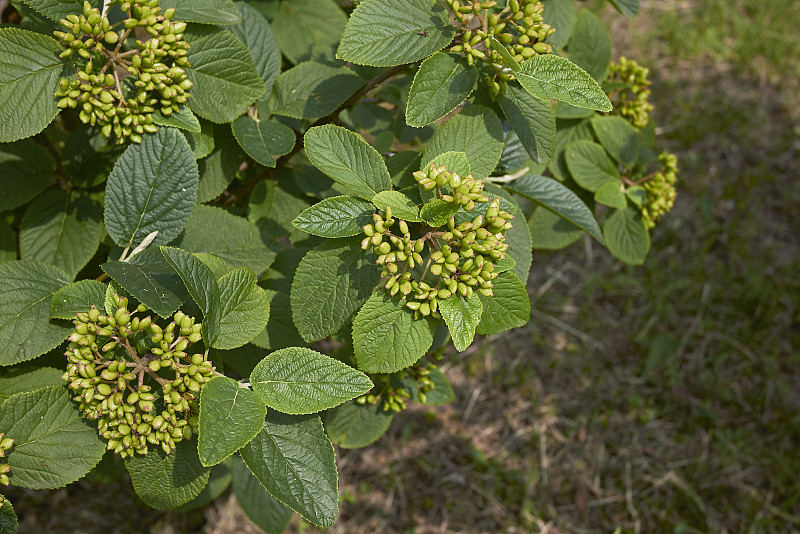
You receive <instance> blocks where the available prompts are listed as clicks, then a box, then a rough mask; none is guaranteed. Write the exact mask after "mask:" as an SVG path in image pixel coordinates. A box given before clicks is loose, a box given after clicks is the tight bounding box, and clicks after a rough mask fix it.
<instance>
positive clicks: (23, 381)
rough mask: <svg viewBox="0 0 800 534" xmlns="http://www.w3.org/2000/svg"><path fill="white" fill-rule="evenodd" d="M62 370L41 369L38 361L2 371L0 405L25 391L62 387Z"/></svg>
mask: <svg viewBox="0 0 800 534" xmlns="http://www.w3.org/2000/svg"><path fill="white" fill-rule="evenodd" d="M62 374H64V370H63V369H56V368H55V367H42V364H41V363H40V362H38V361H30V362H24V363H20V364H17V365H14V366H12V367H6V368H4V369H3V376H0V404H2V403H4V402H5V401H6V399H8V398H9V397H10V396H11V395H16V394H17V393H22V392H25V391H36V390H37V389H42V388H44V387H47V386H59V387H63V385H64V380H63V379H62V378H61V375H62Z"/></svg>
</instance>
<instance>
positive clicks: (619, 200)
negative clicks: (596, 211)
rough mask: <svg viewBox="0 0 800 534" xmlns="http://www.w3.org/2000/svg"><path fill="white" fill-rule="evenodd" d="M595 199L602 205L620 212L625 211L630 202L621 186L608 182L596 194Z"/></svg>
mask: <svg viewBox="0 0 800 534" xmlns="http://www.w3.org/2000/svg"><path fill="white" fill-rule="evenodd" d="M594 199H595V201H596V202H598V203H600V204H603V205H605V206H609V207H611V208H616V209H618V210H623V209H625V206H627V205H628V201H627V200H626V198H625V193H623V192H622V189H620V184H619V183H614V182H608V183H606V184H605V185H603V187H601V188H600V189H598V190H597V192H596V193H595V194H594Z"/></svg>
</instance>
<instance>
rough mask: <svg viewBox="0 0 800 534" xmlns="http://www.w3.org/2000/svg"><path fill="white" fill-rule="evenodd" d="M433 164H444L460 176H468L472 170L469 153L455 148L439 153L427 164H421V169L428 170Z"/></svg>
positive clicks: (437, 165)
mask: <svg viewBox="0 0 800 534" xmlns="http://www.w3.org/2000/svg"><path fill="white" fill-rule="evenodd" d="M431 165H434V166H436V167H439V166H441V165H444V166H445V168H446V169H447V170H448V171H449V172H454V173H456V174H458V175H459V176H466V175H468V174H469V173H470V171H471V170H472V168H471V167H470V164H469V160H468V159H467V155H466V154H465V153H464V152H457V151H453V150H451V151H448V152H443V153H441V154H439V155H438V156H436V157H435V158H433V159H432V160H431V161H429V162H428V164H427V165H425V166H420V170H422V171H425V172H428V170H430V166H431Z"/></svg>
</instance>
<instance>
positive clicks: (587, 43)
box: [569, 9, 611, 82]
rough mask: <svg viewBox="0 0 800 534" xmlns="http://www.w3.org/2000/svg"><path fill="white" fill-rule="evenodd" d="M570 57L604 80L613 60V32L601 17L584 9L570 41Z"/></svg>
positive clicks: (597, 77) (596, 78) (591, 73)
mask: <svg viewBox="0 0 800 534" xmlns="http://www.w3.org/2000/svg"><path fill="white" fill-rule="evenodd" d="M569 59H570V60H571V61H572V62H573V63H575V64H576V65H578V66H579V67H581V68H582V69H583V70H585V71H586V72H588V73H589V74H590V75H591V77H592V78H594V79H595V80H597V81H598V82H602V81H603V80H604V79H605V77H606V74H607V73H608V64H609V62H610V61H611V34H610V33H609V31H608V28H607V27H606V25H605V24H603V21H602V20H600V18H599V17H598V16H597V15H595V14H594V13H592V12H591V11H589V10H588V9H584V10H582V11H581V13H580V15H579V16H578V21H577V22H576V23H575V27H574V28H573V31H572V39H571V40H570V42H569Z"/></svg>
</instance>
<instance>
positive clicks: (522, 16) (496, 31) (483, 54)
mask: <svg viewBox="0 0 800 534" xmlns="http://www.w3.org/2000/svg"><path fill="white" fill-rule="evenodd" d="M447 4H448V6H449V7H450V10H451V11H452V12H453V16H454V17H455V19H456V20H457V21H458V22H459V23H460V24H461V25H462V26H463V27H464V29H463V30H462V33H461V37H460V42H458V43H457V44H456V45H455V46H452V47H451V48H450V50H451V51H453V52H463V53H464V54H465V55H466V58H467V63H468V64H469V65H472V64H473V63H474V62H475V60H480V61H484V62H486V63H489V64H490V65H491V66H492V67H494V69H495V70H496V71H497V74H496V77H497V78H499V79H501V80H505V81H508V80H511V79H513V77H514V76H513V74H511V73H510V72H508V70H507V67H510V65H507V64H506V61H505V60H504V59H503V56H502V55H501V54H500V53H499V52H498V51H497V50H494V49H493V48H492V46H491V43H490V38H489V37H490V36H491V37H494V38H495V39H497V41H499V42H500V44H502V45H503V46H504V47H505V48H506V50H507V51H508V53H509V54H510V55H511V56H512V57H513V58H514V59H515V60H516V61H517V62H522V61H524V60H526V59H528V58H530V57H533V56H536V55H539V54H550V53H552V52H553V47H552V46H550V45H549V44H547V43H546V42H545V39H547V38H548V37H549V36H551V35H552V34H553V33H555V31H556V30H555V28H553V27H552V26H550V25H549V24H546V23H545V22H544V18H543V16H542V13H543V11H544V4H542V2H540V1H539V0H509V1H508V4H507V5H506V7H505V8H503V9H501V10H499V11H497V10H496V9H495V7H496V6H497V2H496V1H494V0H491V1H478V0H447ZM476 17H477V19H478V22H479V24H477V27H476V24H475V22H476V21H475V19H476ZM490 81H491V80H490ZM492 82H493V83H492V87H493V88H494V91H493V92H498V91H499V90H500V86H499V83H498V82H497V81H496V80H493V81H492Z"/></svg>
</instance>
